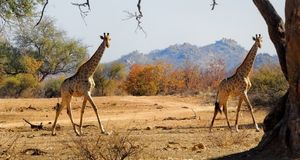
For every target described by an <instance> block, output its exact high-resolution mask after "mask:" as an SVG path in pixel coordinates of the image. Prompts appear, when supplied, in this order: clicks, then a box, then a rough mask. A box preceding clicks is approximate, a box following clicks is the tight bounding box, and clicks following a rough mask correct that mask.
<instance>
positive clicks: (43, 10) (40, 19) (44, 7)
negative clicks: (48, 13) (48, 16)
mask: <svg viewBox="0 0 300 160" xmlns="http://www.w3.org/2000/svg"><path fill="white" fill-rule="evenodd" d="M47 5H48V0H46V3H45V4H44V6H43V9H42V12H41V16H40V18H39V20H38V22H37V23H36V24H35V26H34V27H36V26H37V25H39V24H40V23H41V21H42V19H43V16H44V12H45V9H46V6H47Z"/></svg>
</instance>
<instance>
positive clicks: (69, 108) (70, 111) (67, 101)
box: [66, 97, 79, 136]
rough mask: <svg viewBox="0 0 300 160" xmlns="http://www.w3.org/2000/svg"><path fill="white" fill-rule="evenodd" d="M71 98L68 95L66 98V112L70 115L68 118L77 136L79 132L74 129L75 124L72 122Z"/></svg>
mask: <svg viewBox="0 0 300 160" xmlns="http://www.w3.org/2000/svg"><path fill="white" fill-rule="evenodd" d="M71 98H72V97H68V99H67V100H66V103H67V113H68V115H69V117H70V120H71V123H72V126H73V130H74V132H75V134H76V135H77V136H79V132H78V131H77V129H76V124H75V123H74V120H73V114H72V109H71Z"/></svg>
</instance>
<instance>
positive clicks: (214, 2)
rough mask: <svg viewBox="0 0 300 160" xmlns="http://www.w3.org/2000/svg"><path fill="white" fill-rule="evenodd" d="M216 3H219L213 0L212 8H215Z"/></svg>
mask: <svg viewBox="0 0 300 160" xmlns="http://www.w3.org/2000/svg"><path fill="white" fill-rule="evenodd" d="M216 5H218V3H217V2H216V0H213V1H212V4H211V10H214V9H215V6H216Z"/></svg>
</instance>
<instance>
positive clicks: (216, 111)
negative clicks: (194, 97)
mask: <svg viewBox="0 0 300 160" xmlns="http://www.w3.org/2000/svg"><path fill="white" fill-rule="evenodd" d="M217 114H218V110H217V109H216V108H215V111H214V116H213V119H212V121H211V124H210V127H209V131H210V132H211V130H212V127H213V125H214V121H215V118H216V116H217Z"/></svg>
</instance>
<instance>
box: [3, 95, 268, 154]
mask: <svg viewBox="0 0 300 160" xmlns="http://www.w3.org/2000/svg"><path fill="white" fill-rule="evenodd" d="M94 101H95V103H96V104H97V105H98V111H99V114H100V118H101V119H102V121H103V122H104V127H105V129H106V130H107V131H109V132H111V135H109V136H106V135H101V134H100V130H99V128H98V123H97V119H96V116H95V113H94V111H93V109H92V108H91V107H90V105H89V104H88V106H87V108H86V110H85V113H84V121H83V123H84V125H85V126H84V128H83V132H84V135H83V136H81V137H78V136H76V135H75V133H74V131H73V129H72V127H71V122H70V119H69V117H68V116H67V112H66V108H64V110H63V111H62V113H61V115H60V117H59V119H58V124H59V126H58V129H57V135H56V136H52V135H51V131H50V130H51V125H52V123H53V120H54V116H55V105H56V103H57V102H58V99H57V98H53V99H0V159H84V157H83V156H82V154H83V152H82V150H81V149H80V146H78V143H76V142H78V141H81V140H85V141H83V142H85V143H87V145H91V146H92V145H95V144H96V143H97V139H99V138H100V139H101V138H104V139H105V138H106V139H109V137H114V136H115V135H119V136H120V135H127V136H128V137H130V138H131V139H132V141H134V142H132V143H134V144H135V145H136V146H138V147H139V151H138V153H137V154H138V155H139V158H138V159H190V160H191V159H211V158H217V157H221V156H225V155H229V154H233V153H238V152H242V151H246V150H249V149H250V148H252V147H254V146H256V145H257V144H258V142H259V141H260V139H261V137H262V135H263V131H262V129H261V131H260V132H255V129H254V127H253V124H252V119H251V116H250V114H249V111H248V109H247V108H246V106H245V104H243V107H242V111H241V114H240V118H239V122H240V123H239V124H240V132H238V133H236V132H234V131H233V132H230V130H229V129H228V127H227V125H226V120H225V116H224V114H222V115H220V114H219V115H218V116H217V118H216V121H215V127H214V128H213V131H212V132H211V133H210V132H209V129H208V126H209V125H210V122H211V118H212V116H213V108H214V107H213V106H212V104H213V99H212V98H208V96H196V97H181V96H150V97H143V96H141V97H134V96H120V97H119V96H114V97H94ZM81 104H82V98H73V99H72V111H73V116H74V118H75V122H76V123H79V116H80V106H81ZM236 105H237V102H236V101H235V100H231V101H230V103H229V105H228V106H229V120H230V123H231V125H232V126H233V125H234V122H235V116H236V115H235V114H236V112H235V110H236ZM266 113H267V111H265V110H263V109H257V108H255V112H254V114H255V117H256V119H257V121H258V123H259V124H261V122H262V121H263V119H264V117H265V115H266ZM195 115H196V118H195ZM23 118H25V119H26V120H28V121H30V122H32V123H34V124H40V123H41V122H42V123H43V126H44V129H42V130H33V129H31V128H30V126H29V125H28V124H27V123H25V122H24V121H23ZM233 128H234V127H233ZM132 159H135V158H132Z"/></svg>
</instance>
